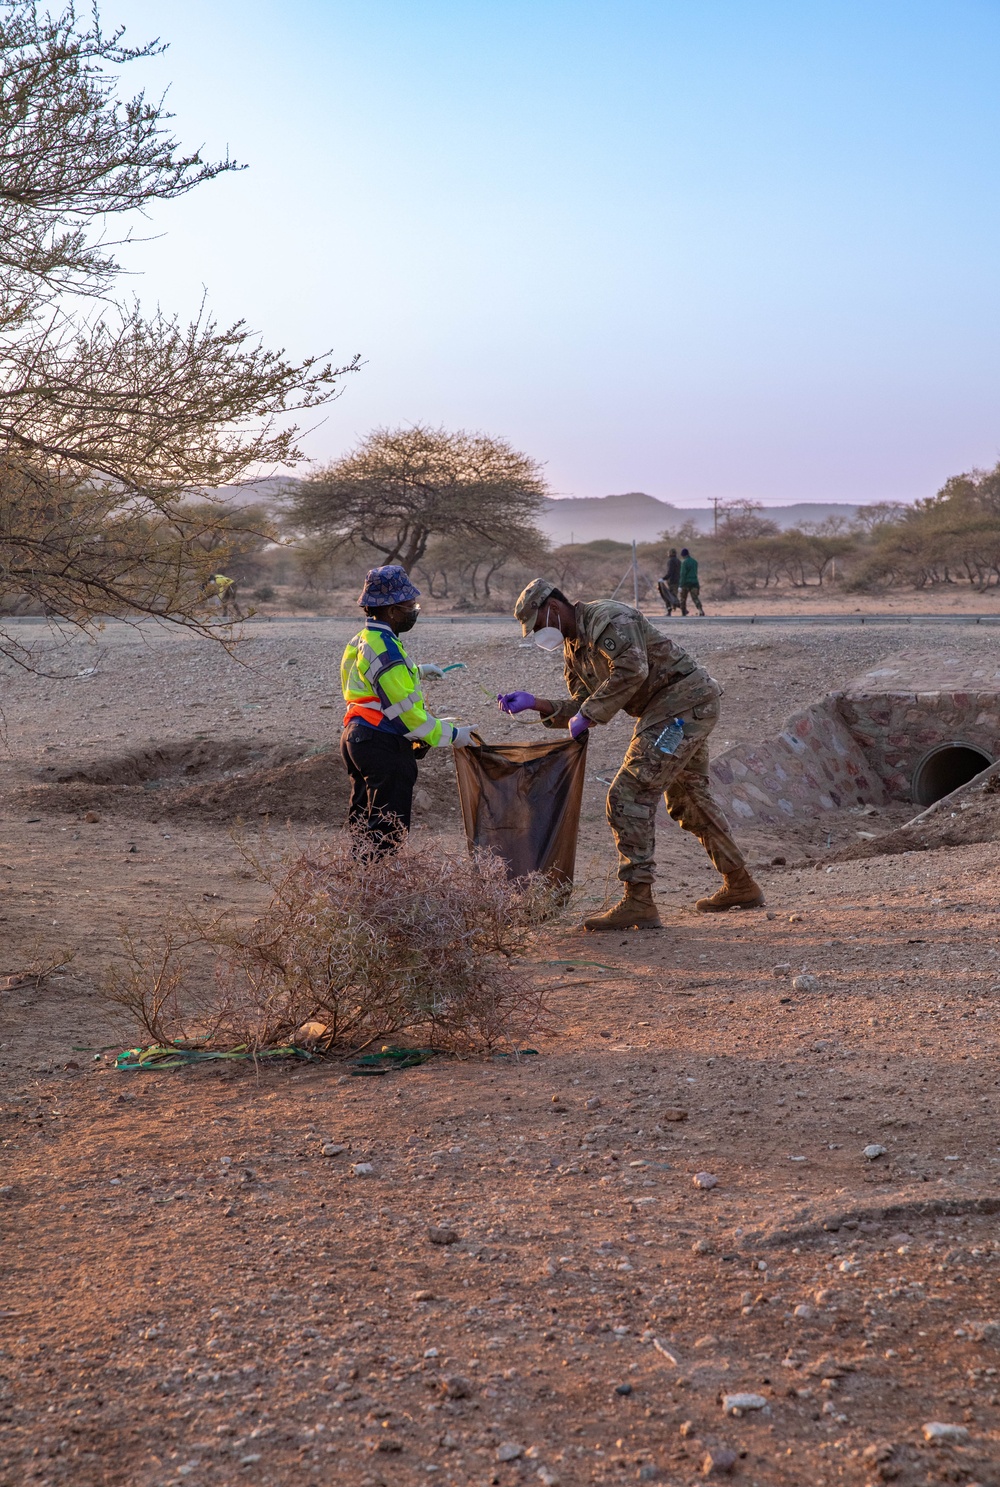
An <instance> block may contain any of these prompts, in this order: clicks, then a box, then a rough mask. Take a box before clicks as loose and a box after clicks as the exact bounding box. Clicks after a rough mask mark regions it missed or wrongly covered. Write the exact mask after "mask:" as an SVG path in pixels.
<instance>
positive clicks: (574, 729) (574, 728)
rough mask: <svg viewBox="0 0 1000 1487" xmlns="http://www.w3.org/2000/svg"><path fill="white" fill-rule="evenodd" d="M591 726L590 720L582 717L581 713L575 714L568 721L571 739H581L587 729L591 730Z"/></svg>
mask: <svg viewBox="0 0 1000 1487" xmlns="http://www.w3.org/2000/svg"><path fill="white" fill-rule="evenodd" d="M593 726H594V725H593V723H592V722H591V721H590V719H589V718H585V717H584V716H583V713H577V714H576V715H575V716H574V717H572V718H570V720H569V731H570V733H571V734H572V736H573V738H582V737H583V735H584V734H585V733H586V731H587V729H588V728H593Z"/></svg>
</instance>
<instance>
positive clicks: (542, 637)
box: [531, 625, 563, 651]
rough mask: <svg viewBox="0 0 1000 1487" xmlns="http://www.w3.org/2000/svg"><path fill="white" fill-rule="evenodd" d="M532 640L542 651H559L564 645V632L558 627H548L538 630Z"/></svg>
mask: <svg viewBox="0 0 1000 1487" xmlns="http://www.w3.org/2000/svg"><path fill="white" fill-rule="evenodd" d="M531 638H532V640H533V641H534V642H535V644H536V645H537V646H538V648H539V649H540V650H543V651H557V650H558V649H559V647H560V646H561V645H562V643H563V632H562V631H561V630H560V629H559V628H558V626H557V625H546V626H545V628H544V629H543V630H536V631H535V633H534V635H533V636H532V637H531Z"/></svg>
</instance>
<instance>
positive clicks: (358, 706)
mask: <svg viewBox="0 0 1000 1487" xmlns="http://www.w3.org/2000/svg"><path fill="white" fill-rule="evenodd" d="M369 702H374V703H375V706H374V707H367V706H366V705H365V704H366V703H369ZM352 718H362V719H363V720H364V722H366V723H370V724H371V726H372V727H373V728H377V727H378V725H379V723H381V721H382V708H381V706H379V701H378V698H377V697H364V698H360V699H359V700H358V701H356V702H352V703H351V705H350V707H349V708H348V709H347V711H346V713H345V714H344V727H345V728H346V727H347V725H348V723H349V722H350V721H351V719H352Z"/></svg>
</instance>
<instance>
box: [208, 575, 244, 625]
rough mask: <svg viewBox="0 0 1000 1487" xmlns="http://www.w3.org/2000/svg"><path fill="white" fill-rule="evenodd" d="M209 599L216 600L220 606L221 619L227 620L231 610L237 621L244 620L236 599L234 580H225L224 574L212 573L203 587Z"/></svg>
mask: <svg viewBox="0 0 1000 1487" xmlns="http://www.w3.org/2000/svg"><path fill="white" fill-rule="evenodd" d="M205 588H206V591H207V593H208V596H209V598H210V599H218V601H219V603H220V604H221V606H222V618H223V619H224V620H228V618H229V611H230V610H231V609H232V610H233V611H234V612H235V614H236V618H237V619H238V620H242V619H243V618H244V614H243V611H242V609H241V608H240V601H239V600H238V599H237V597H236V580H235V578H227V577H226V575H225V574H224V573H213V574H212V576H211V578H210V579H209V580H208V583H207V584H206V585H205Z"/></svg>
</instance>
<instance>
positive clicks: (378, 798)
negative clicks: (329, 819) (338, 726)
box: [340, 720, 417, 857]
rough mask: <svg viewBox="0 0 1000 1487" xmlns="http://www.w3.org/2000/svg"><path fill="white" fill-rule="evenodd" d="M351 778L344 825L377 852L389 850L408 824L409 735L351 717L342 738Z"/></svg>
mask: <svg viewBox="0 0 1000 1487" xmlns="http://www.w3.org/2000/svg"><path fill="white" fill-rule="evenodd" d="M340 752H341V756H342V757H343V760H344V763H345V764H346V766H347V773H348V774H349V775H350V777H351V804H350V809H349V811H348V816H347V824H348V826H349V827H350V828H351V829H352V830H353V831H356V832H357V833H358V834H359V836H361V837H362V838H367V841H368V843H369V844H370V845H369V850H370V851H371V852H372V853H373V854H374V855H375V856H377V857H381V856H383V855H384V854H385V853H386V852H391V851H392V849H393V847H395V846H398V844H399V842H400V841H401V840H402V839H403V837H404V836H405V835H406V833H407V832H408V831H409V829H410V813H411V811H412V809H413V787H414V785H415V784H416V783H417V757H416V754H415V752H414V748H413V744H412V743H411V742H410V740H409V739H408V738H403V737H401V736H400V735H399V734H397V733H384V732H382V731H380V730H379V729H377V728H370V727H369V726H368V724H367V723H361V722H358V721H357V720H355V721H354V722H351V723H348V725H347V727H346V728H345V729H344V732H343V735H342V737H341V740H340Z"/></svg>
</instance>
